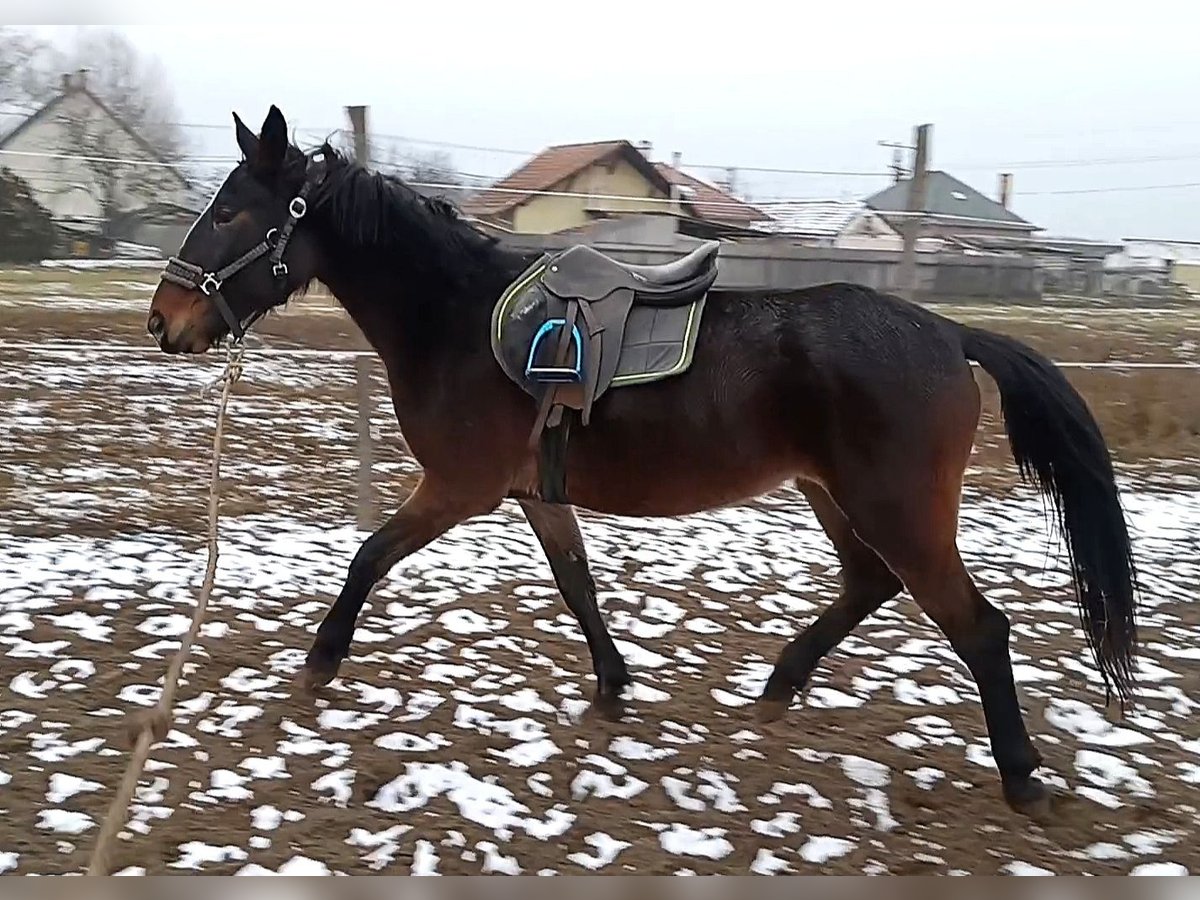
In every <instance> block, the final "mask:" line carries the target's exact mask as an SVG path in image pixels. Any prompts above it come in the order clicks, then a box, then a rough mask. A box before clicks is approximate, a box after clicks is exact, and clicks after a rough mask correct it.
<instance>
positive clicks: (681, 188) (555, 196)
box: [462, 140, 768, 234]
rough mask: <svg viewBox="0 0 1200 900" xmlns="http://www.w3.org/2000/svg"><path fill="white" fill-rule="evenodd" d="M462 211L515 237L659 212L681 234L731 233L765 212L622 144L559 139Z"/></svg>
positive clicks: (643, 150) (763, 216)
mask: <svg viewBox="0 0 1200 900" xmlns="http://www.w3.org/2000/svg"><path fill="white" fill-rule="evenodd" d="M462 210H463V212H464V214H466V215H468V216H470V217H472V218H475V219H478V220H481V221H483V222H486V223H489V224H491V225H493V226H495V227H499V228H502V229H504V230H506V231H509V232H514V233H519V234H554V233H558V232H563V231H567V230H568V229H580V228H583V227H585V226H588V225H590V224H591V223H594V222H597V221H600V220H604V219H610V218H614V217H620V216H627V215H637V214H640V215H667V216H672V217H675V218H677V219H679V220H680V221H681V222H682V223H689V224H690V227H689V226H688V225H684V226H682V227H681V228H680V230H681V231H689V232H690V233H699V232H704V231H706V230H707V231H710V232H712V231H715V232H720V231H722V230H725V229H730V230H735V231H736V230H738V229H742V228H745V227H747V226H748V225H750V224H751V223H753V222H755V221H761V220H765V219H767V218H768V216H767V215H766V214H765V213H764V212H762V211H761V210H759V209H757V208H755V207H754V206H751V205H750V204H748V203H745V202H744V201H742V200H740V199H738V198H737V197H735V196H733V195H732V194H731V193H729V192H727V191H724V190H722V189H721V188H719V187H717V186H716V185H713V184H709V183H708V182H705V181H702V180H701V179H698V178H695V177H693V176H691V175H688V174H686V173H684V172H682V171H680V170H679V169H677V168H676V167H674V166H669V165H667V164H666V163H661V162H652V161H651V160H650V159H649V157H648V148H638V147H635V146H634V145H633V144H632V143H630V142H629V141H624V140H617V141H601V142H594V143H583V144H559V145H556V146H552V147H548V148H546V149H545V150H543V151H542V152H541V153H539V154H537V155H536V156H534V157H533V158H532V159H530V160H528V161H527V162H525V163H524V164H523V165H522V166H520V167H519V168H518V169H516V170H515V171H513V172H511V173H509V174H508V175H506V176H505V177H504V178H502V179H500V180H499V181H497V182H496V183H494V184H492V185H489V186H488V187H485V188H481V189H480V190H479V191H478V192H477V193H476V194H475V195H474V196H472V197H470V198H469V199H467V200H465V201H464V202H463V203H462Z"/></svg>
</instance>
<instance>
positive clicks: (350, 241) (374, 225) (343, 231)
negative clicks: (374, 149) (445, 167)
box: [313, 144, 510, 287]
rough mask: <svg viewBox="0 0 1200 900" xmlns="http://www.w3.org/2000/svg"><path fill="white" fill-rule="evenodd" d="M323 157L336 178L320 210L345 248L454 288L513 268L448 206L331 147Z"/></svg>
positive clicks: (319, 197) (328, 180)
mask: <svg viewBox="0 0 1200 900" xmlns="http://www.w3.org/2000/svg"><path fill="white" fill-rule="evenodd" d="M322 151H323V152H324V154H325V158H326V159H327V160H328V165H329V172H328V174H327V175H326V176H325V180H324V182H323V183H322V185H321V187H320V188H319V190H318V191H317V193H316V194H315V195H314V198H313V200H314V205H313V208H314V211H319V212H320V213H321V220H322V222H323V224H325V225H326V226H327V227H328V228H329V229H330V230H331V232H332V235H331V236H332V237H333V238H334V239H335V240H337V242H338V243H339V244H340V245H341V246H342V247H343V248H344V249H345V250H347V251H349V252H351V253H355V254H358V253H365V252H369V253H372V254H375V255H381V254H382V255H385V256H392V257H393V258H396V259H400V260H403V263H404V265H405V267H406V268H409V270H410V271H412V273H413V274H414V275H435V276H437V277H438V278H439V280H442V281H443V283H447V282H448V286H453V287H462V286H465V285H467V284H468V283H469V282H471V281H472V280H473V279H477V278H478V277H479V276H480V275H484V274H487V273H490V272H495V270H496V267H497V264H500V265H502V266H503V267H504V268H505V270H507V269H509V268H510V266H508V265H505V260H504V259H503V256H504V255H507V254H506V251H504V250H503V249H502V248H501V247H500V246H499V242H498V241H497V239H496V238H495V237H493V236H491V235H488V234H486V233H484V232H483V231H482V230H480V229H479V228H477V227H476V226H475V225H473V224H472V223H471V222H468V221H466V220H465V219H463V218H462V217H461V215H460V214H459V212H458V210H457V208H456V207H455V206H454V205H453V204H452V203H451V202H450V201H449V200H446V199H444V198H441V197H426V196H424V195H422V194H420V193H418V192H417V191H415V190H414V189H413V188H411V187H409V186H408V185H407V184H405V183H404V181H402V180H401V179H400V178H398V177H396V176H394V175H387V174H384V173H382V172H375V171H371V170H369V169H366V168H364V167H363V166H361V165H359V164H358V163H357V162H355V161H354V160H353V159H351V158H349V157H347V156H346V155H344V154H342V153H340V152H338V151H337V150H335V149H334V148H332V147H330V146H329V145H328V144H325V145H324V147H323V148H322Z"/></svg>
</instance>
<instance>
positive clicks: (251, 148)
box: [233, 112, 258, 162]
mask: <svg viewBox="0 0 1200 900" xmlns="http://www.w3.org/2000/svg"><path fill="white" fill-rule="evenodd" d="M233 127H234V130H235V131H236V132H237V142H238V147H240V148H241V151H242V155H243V156H245V157H246V159H247V160H249V161H250V162H254V161H255V160H256V159H258V138H256V137H255V136H254V132H253V131H251V130H250V129H249V128H247V127H246V123H245V122H243V121H242V119H241V117H240V116H239V115H238V114H237V113H236V112H235V113H234V114H233Z"/></svg>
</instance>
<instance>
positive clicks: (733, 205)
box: [462, 141, 771, 225]
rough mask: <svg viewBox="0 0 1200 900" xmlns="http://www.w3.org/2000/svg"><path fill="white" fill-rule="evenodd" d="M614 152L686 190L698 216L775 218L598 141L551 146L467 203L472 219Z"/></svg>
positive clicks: (665, 184) (653, 177) (735, 221)
mask: <svg viewBox="0 0 1200 900" xmlns="http://www.w3.org/2000/svg"><path fill="white" fill-rule="evenodd" d="M614 154H620V155H621V156H624V157H625V158H627V159H628V160H630V161H631V162H632V163H634V164H635V165H637V167H638V168H639V169H640V170H641V171H642V174H643V175H645V176H646V178H647V180H649V181H652V182H653V181H658V182H659V184H658V185H657V186H658V187H659V188H660V189H662V191H663V193H664V195H665V194H666V193H668V191H669V188H670V186H671V185H678V186H679V187H682V188H684V189H685V190H684V194H685V196H684V197H683V198H681V199H682V200H683V205H684V207H685V208H687V209H689V210H690V211H691V213H692V215H694V216H695V217H696V218H698V219H704V220H707V221H709V222H719V223H722V224H727V225H749V224H751V223H753V222H763V221H768V220H769V219H770V218H771V217H770V215H768V214H767V213H765V212H763V211H762V210H761V209H758V208H757V207H754V206H751V205H750V204H749V203H746V202H744V201H742V200H739V199H738V198H737V197H734V196H733V195H732V194H729V193H726V192H725V191H723V190H721V189H720V188H718V187H716V186H715V185H712V184H709V183H708V182H706V181H701V180H700V179H699V178H695V177H693V176H691V175H688V174H687V173H686V172H682V171H680V170H679V169H676V168H674V167H672V166H669V165H667V164H666V163H650V162H649V161H647V160H646V158H645V156H643V155H642V153H641V151H640V150H638V149H637V148H636V147H634V146H633V144H631V143H629V142H628V141H595V142H591V143H584V144H557V145H555V146H552V147H547V148H546V149H545V150H543V151H542V152H541V153H539V154H537V155H536V156H534V157H533V158H531V159H530V160H528V161H527V162H526V163H524V165H522V166H521V167H520V168H518V169H516V170H515V171H513V172H510V173H509V174H508V175H506V176H505V177H504V178H502V179H500V180H499V181H497V182H496V183H495V184H493V185H491V186H490V187H489V188H484V189H483V190H481V191H480V192H479V193H478V194H476V195H475V196H474V197H472V198H470V199H469V200H467V201H466V202H465V203H464V204H463V207H462V208H463V212H464V213H466V214H467V215H469V216H475V217H485V216H496V215H499V214H502V213H506V212H508V211H509V210H511V209H512V208H513V207H516V206H519V205H521V204H522V203H524V202H525V201H526V200H528V199H529V198H530V197H532V196H534V194H535V193H537V192H539V191H548V190H551V189H552V188H554V187H555V186H557V185H559V184H561V183H562V182H563V181H565V180H566V179H568V178H570V177H571V176H572V175H574V174H576V173H577V172H580V171H582V170H583V169H586V168H587V167H588V166H591V165H594V164H596V163H598V162H600V161H601V160H604V159H607V158H608V157H610V156H613V155H614Z"/></svg>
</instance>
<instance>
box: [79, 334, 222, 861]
mask: <svg viewBox="0 0 1200 900" xmlns="http://www.w3.org/2000/svg"><path fill="white" fill-rule="evenodd" d="M242 354H243V347H242V345H241V344H233V345H231V346H230V348H229V352H228V356H227V358H226V361H225V371H224V372H223V373H222V374H221V376H220V378H218V379H217V380H216V381H215V382H213V383H212V384H210V385H208V386H206V387H205V388H204V389H203V390H202V391H201V396H203V397H208V396H210V395H211V393H212V391H213V390H214V389H215V388H216V387H217V386H218V385H219V386H220V387H221V399H220V401H219V402H218V404H217V422H216V426H215V427H214V429H213V442H212V474H211V476H210V477H211V482H210V484H209V488H208V566H207V567H206V568H205V571H204V583H203V584H202V585H201V587H200V596H199V598H198V599H197V600H196V611H195V612H194V613H193V614H192V625H191V628H189V629H188V633H187V634H186V635H185V636H184V638H183V642H182V643H181V644H180V646H179V650H178V651H177V652H176V654H175V657H174V659H172V660H171V665H170V667H169V668H168V669H167V674H166V677H165V678H164V679H163V691H162V696H160V697H159V698H158V703H157V704H156V705H155V706H154V708H153V709H150V710H147V711H145V712H143V713H139V714H137V715H134V716H131V717H130V718H129V719H128V720H127V721H126V735H127V737H128V739H129V741H130V742H131V743H133V744H134V747H133V756H132V758H131V759H130V760H129V766H128V768H127V769H126V770H125V777H124V779H123V780H122V782H121V786H120V787H119V788H118V790H117V794H116V796H115V797H113V801H112V804H111V805H110V806H109V808H108V813H107V815H106V816H105V817H104V823H103V825H102V826H101V828H100V834H99V836H98V837H97V838H96V846H95V848H94V849H93V850H92V858H91V861H90V862H89V864H88V871H87V874H88V875H108V874H110V872H111V869H112V853H113V842H114V841H115V839H116V837H117V835H118V834H119V833H120V831H121V829H122V828H123V827H124V825H125V816H126V814H127V812H128V810H129V804H130V803H131V802H132V801H133V796H134V793H135V792H136V791H137V783H138V779H139V778H140V777H141V774H142V770H143V769H144V768H145V765H146V760H147V759H148V758H149V756H150V747H151V746H152V745H153V744H155V743H157V742H158V741H162V740H165V739H166V737H167V734H168V733H169V732H170V730H171V722H172V712H173V707H174V705H175V691H176V689H177V688H178V686H179V678H180V676H181V675H182V674H183V665H184V663H185V662H187V658H188V656H189V655H190V654H191V651H192V644H193V642H194V641H195V640H196V637H197V635H198V634H199V633H200V627H201V625H203V624H204V614H205V612H206V611H207V609H208V598H209V597H210V596H211V594H212V589H213V582H214V580H215V579H216V574H217V507H218V501H219V498H220V490H221V488H220V484H221V442H222V439H223V438H224V433H225V410H226V408H227V407H228V405H229V395H230V393H231V391H232V389H233V386H234V384H235V383H237V381H238V379H239V378H241V376H242Z"/></svg>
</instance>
